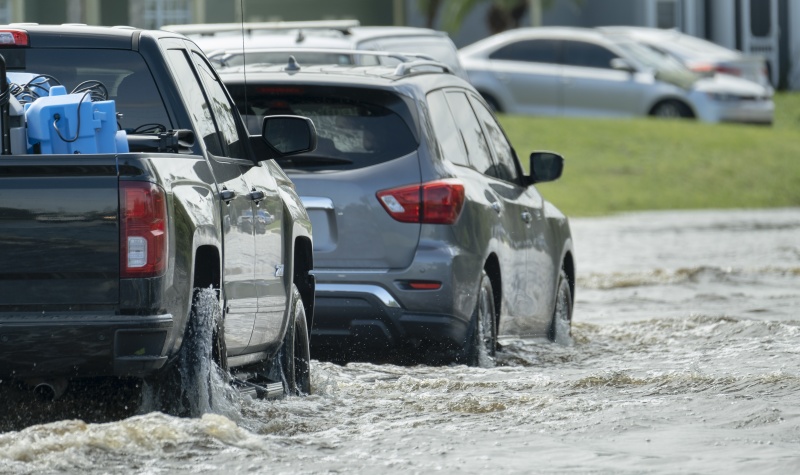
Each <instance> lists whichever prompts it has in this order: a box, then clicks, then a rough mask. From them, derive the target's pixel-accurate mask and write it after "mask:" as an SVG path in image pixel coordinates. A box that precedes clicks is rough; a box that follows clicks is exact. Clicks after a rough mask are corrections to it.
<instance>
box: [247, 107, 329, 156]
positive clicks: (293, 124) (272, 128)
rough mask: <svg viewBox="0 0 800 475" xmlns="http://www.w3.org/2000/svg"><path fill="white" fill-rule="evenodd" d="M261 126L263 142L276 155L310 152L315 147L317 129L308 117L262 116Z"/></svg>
mask: <svg viewBox="0 0 800 475" xmlns="http://www.w3.org/2000/svg"><path fill="white" fill-rule="evenodd" d="M261 127H262V128H261V136H262V138H263V139H264V142H266V144H267V145H268V146H269V148H270V149H272V150H273V151H274V152H277V154H278V157H288V156H290V155H297V154H299V153H306V152H311V151H313V150H314V149H316V148H317V130H316V128H314V122H312V121H311V119H309V118H308V117H300V116H296V115H271V116H267V117H264V123H263V124H262V126H261Z"/></svg>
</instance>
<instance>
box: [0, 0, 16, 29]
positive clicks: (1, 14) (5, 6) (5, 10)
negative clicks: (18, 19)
mask: <svg viewBox="0 0 800 475" xmlns="http://www.w3.org/2000/svg"><path fill="white" fill-rule="evenodd" d="M11 2H12V0H0V24H4V25H6V24H8V23H11V22H13V21H14V20H13V18H14V8H13V7H12V5H11Z"/></svg>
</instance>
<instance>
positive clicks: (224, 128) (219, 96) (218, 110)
mask: <svg viewBox="0 0 800 475" xmlns="http://www.w3.org/2000/svg"><path fill="white" fill-rule="evenodd" d="M192 57H193V58H194V63H195V65H196V66H197V71H198V74H199V75H200V79H201V80H202V81H203V83H204V84H205V86H206V91H208V94H209V96H210V97H209V98H208V99H209V101H210V102H211V108H212V110H213V111H214V118H215V119H216V121H217V128H218V129H219V131H220V133H221V138H222V140H223V141H224V145H225V148H226V149H227V153H226V156H228V157H232V158H246V157H247V153H246V149H245V146H244V143H243V141H242V140H240V138H239V131H238V128H237V126H236V117H235V116H234V115H233V111H234V109H233V106H232V105H231V103H230V101H229V100H228V96H227V95H226V94H225V88H224V87H223V86H222V84H220V82H219V80H218V79H217V78H216V76H214V73H213V72H212V68H211V66H210V65H209V64H208V63H207V62H206V60H205V58H203V57H202V56H200V55H199V54H197V53H192Z"/></svg>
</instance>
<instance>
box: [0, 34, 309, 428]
mask: <svg viewBox="0 0 800 475" xmlns="http://www.w3.org/2000/svg"><path fill="white" fill-rule="evenodd" d="M0 44H2V46H0V52H1V53H2V57H3V58H5V61H7V62H8V63H7V65H8V73H7V76H8V79H9V81H10V84H9V87H8V88H7V91H6V93H5V99H4V100H5V101H6V105H5V106H4V109H5V110H3V111H0V115H3V116H4V117H3V125H4V126H5V127H6V133H5V134H3V137H2V138H1V139H0V142H2V155H1V156H0V157H1V158H0V162H2V170H3V171H2V173H0V223H2V225H0V243H2V244H3V245H2V246H0V273H1V274H2V275H1V276H0V279H2V281H3V285H2V286H0V336H1V337H2V345H1V346H0V378H1V379H3V380H4V381H8V380H17V381H21V382H22V383H25V384H26V385H28V386H30V387H31V389H32V392H33V393H34V394H37V395H39V396H40V397H41V398H44V399H54V398H57V397H59V396H60V395H61V394H62V393H63V392H64V391H65V390H67V388H68V384H71V382H73V381H87V380H92V379H95V378H125V379H127V378H140V379H142V380H144V381H145V382H146V383H147V387H149V388H152V389H153V394H154V395H155V397H154V398H152V399H153V404H154V406H155V407H153V409H156V410H164V411H170V412H174V413H177V414H189V415H198V414H199V413H201V412H204V408H208V406H209V398H210V397H211V391H210V389H209V388H208V387H206V386H207V384H208V381H209V380H211V378H212V376H213V375H215V374H216V371H215V368H214V366H213V365H212V364H211V363H212V361H213V362H214V363H216V365H217V367H218V368H219V369H220V370H221V371H223V372H224V373H225V375H224V378H225V379H221V380H220V381H225V380H226V379H227V380H230V381H231V382H233V383H234V384H235V386H236V387H237V388H238V389H241V390H242V391H245V392H249V393H252V394H254V395H270V394H272V393H278V394H282V393H284V392H285V393H287V394H298V393H308V392H309V391H310V388H311V386H310V384H311V382H310V381H311V380H310V377H311V375H310V371H311V369H310V353H309V347H308V336H307V335H308V334H307V328H308V327H309V326H310V323H311V318H312V315H313V304H314V280H313V276H312V275H310V271H311V269H312V262H313V255H312V245H311V226H310V221H309V219H308V215H307V214H306V212H305V210H304V208H303V206H302V202H301V201H300V199H299V197H298V196H297V193H296V192H295V189H294V186H293V185H292V183H291V182H290V181H289V179H288V178H287V177H286V175H285V174H284V173H283V172H282V171H281V169H280V168H279V167H278V165H277V164H276V163H275V162H274V160H272V158H274V157H277V156H284V155H285V154H288V153H297V152H303V151H307V150H309V149H313V148H314V144H315V141H314V140H315V136H314V135H313V126H312V125H311V123H310V122H309V121H308V119H306V118H301V117H272V118H269V119H268V120H267V121H266V123H265V125H266V126H267V128H268V129H270V128H274V127H283V130H284V131H285V133H282V134H270V136H269V138H270V140H271V143H270V144H267V143H265V142H264V140H265V138H264V136H263V134H262V133H261V132H259V133H258V134H254V135H253V136H250V134H248V132H247V130H246V129H245V126H244V123H243V122H242V119H241V117H240V115H239V113H238V111H237V110H236V107H235V106H234V103H233V102H232V100H231V98H230V96H229V95H228V93H227V92H226V90H225V88H224V87H223V85H222V83H221V81H220V80H219V77H218V76H217V75H216V73H215V72H214V69H213V68H212V67H211V65H210V63H209V62H208V61H207V60H206V58H205V56H204V55H203V53H202V52H201V51H200V49H199V48H198V47H197V46H195V45H194V44H193V43H191V42H190V41H188V40H187V39H186V38H185V37H182V36H181V35H178V34H175V33H169V32H165V31H145V30H138V29H134V28H103V27H90V26H77V25H71V26H66V25H65V26H39V25H31V24H25V25H19V26H15V27H13V28H12V27H3V28H1V29H0ZM0 65H2V67H0V80H2V82H6V63H5V62H4V61H2V60H0ZM68 91H72V92H71V93H68ZM21 103H22V104H24V106H25V107H24V108H23V107H22V106H21ZM120 129H121V130H120ZM270 130H271V129H270ZM291 131H294V132H293V133H292V132H291ZM291 139H294V140H291ZM289 143H294V144H295V145H294V148H292V147H290V146H287V145H286V144H289ZM279 150H280V151H279ZM264 213H268V215H266V214H264ZM253 216H256V217H257V218H258V217H262V216H263V217H264V230H265V232H264V233H259V232H258V231H259V225H258V220H257V221H256V223H255V226H254V223H253V219H252V218H253ZM270 219H271V221H269V220H270ZM268 221H269V222H268ZM267 230H270V231H267ZM139 386H142V385H141V384H139ZM203 388H204V389H203Z"/></svg>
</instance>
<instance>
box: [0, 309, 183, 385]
mask: <svg viewBox="0 0 800 475" xmlns="http://www.w3.org/2000/svg"><path fill="white" fill-rule="evenodd" d="M172 326H173V317H172V315H169V314H164V315H149V316H130V315H125V316H116V315H88V314H80V315H54V314H36V315H32V314H23V315H0V348H2V350H0V372H1V373H2V374H3V375H5V376H10V377H14V378H22V379H24V378H41V377H94V376H139V377H143V376H147V375H149V374H152V373H154V372H156V371H157V370H159V369H160V368H161V367H163V366H164V364H165V363H166V361H167V356H166V355H165V354H164V353H165V348H166V345H165V344H166V343H167V337H168V334H169V333H170V330H171V329H172Z"/></svg>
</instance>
